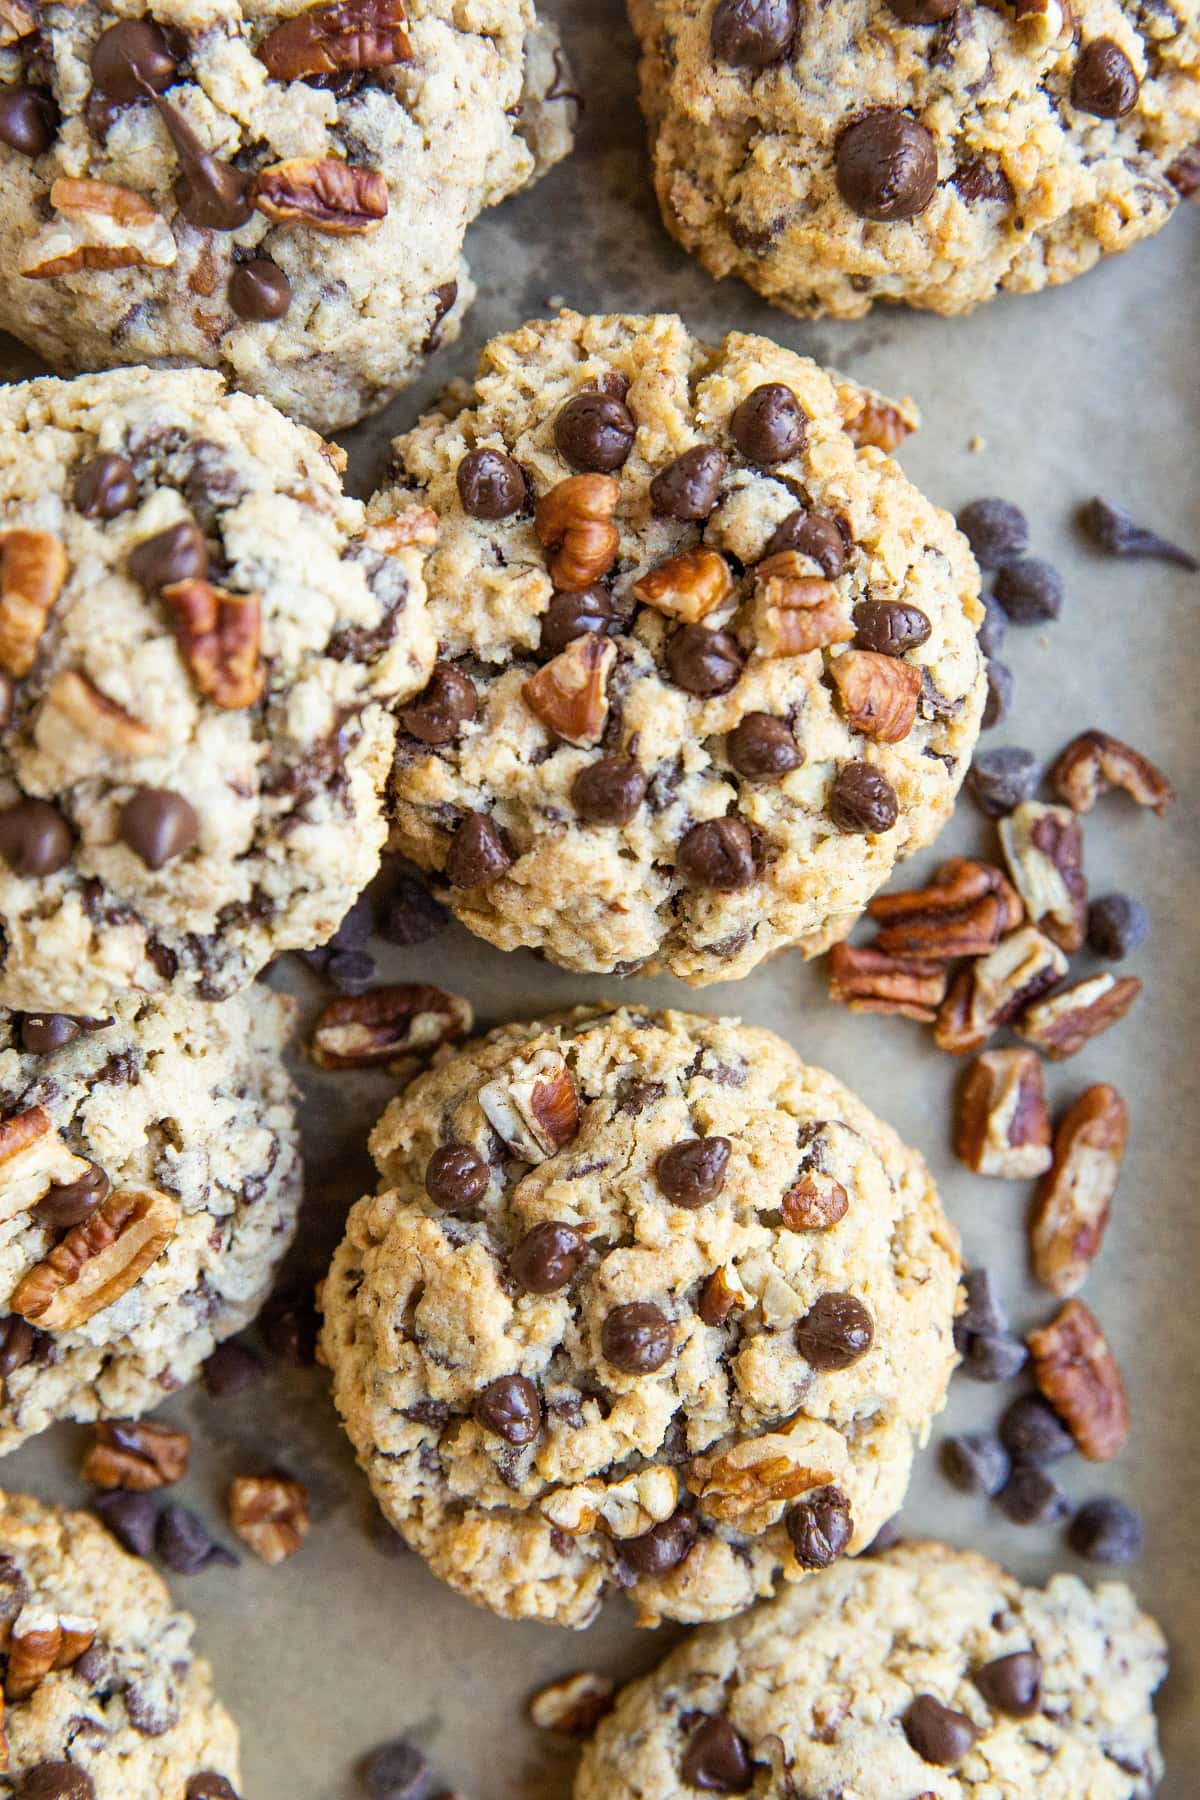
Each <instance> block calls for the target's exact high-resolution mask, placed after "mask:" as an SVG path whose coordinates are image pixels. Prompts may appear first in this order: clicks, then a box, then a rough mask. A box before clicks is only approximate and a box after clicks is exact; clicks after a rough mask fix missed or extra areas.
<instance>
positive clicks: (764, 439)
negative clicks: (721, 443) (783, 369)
mask: <svg viewBox="0 0 1200 1800" xmlns="http://www.w3.org/2000/svg"><path fill="white" fill-rule="evenodd" d="M729 429H730V431H731V432H732V433H733V441H734V443H735V444H736V445H737V447H738V449H739V450H740V451H741V453H742V455H743V456H744V457H745V458H746V459H747V461H749V462H752V463H757V464H758V465H759V466H760V467H761V468H767V469H769V468H774V466H775V464H776V463H781V462H786V461H787V460H788V458H789V457H791V456H797V455H798V454H799V452H800V451H801V449H802V448H803V446H804V438H805V429H806V415H805V412H804V409H803V407H802V406H801V405H800V402H799V400H797V398H796V396H795V394H793V392H792V390H791V388H790V387H785V386H784V385H783V383H782V382H781V381H765V382H763V384H762V386H761V387H756V388H755V389H754V390H753V392H752V393H749V394H747V395H746V398H745V399H744V400H743V401H742V403H741V405H740V406H739V407H738V408H737V410H736V412H735V413H734V415H733V418H732V419H731V420H730V421H729Z"/></svg>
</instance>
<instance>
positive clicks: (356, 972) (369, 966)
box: [324, 950, 379, 994]
mask: <svg viewBox="0 0 1200 1800" xmlns="http://www.w3.org/2000/svg"><path fill="white" fill-rule="evenodd" d="M378 973H379V967H378V964H377V963H376V961H375V958H374V957H373V956H371V955H370V954H369V953H368V952H367V951H366V950H331V951H330V953H329V957H328V960H327V961H326V963H325V968H324V975H325V979H326V981H328V983H329V985H330V987H331V988H333V990H334V991H335V993H338V994H365V993H366V991H367V989H368V988H369V987H373V986H374V984H375V977H376V975H377V974H378Z"/></svg>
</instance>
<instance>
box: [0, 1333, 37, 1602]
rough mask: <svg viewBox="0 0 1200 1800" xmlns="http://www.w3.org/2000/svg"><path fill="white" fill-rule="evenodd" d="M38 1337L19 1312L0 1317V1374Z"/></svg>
mask: <svg viewBox="0 0 1200 1800" xmlns="http://www.w3.org/2000/svg"><path fill="white" fill-rule="evenodd" d="M36 1338H37V1333H36V1332H35V1331H34V1328H33V1326H32V1325H31V1324H30V1323H29V1321H28V1319H23V1318H21V1316H20V1315H19V1313H9V1314H8V1316H7V1317H6V1318H4V1319H0V1376H4V1375H11V1374H12V1373H13V1371H14V1370H15V1369H23V1368H24V1367H25V1365H26V1363H27V1362H30V1361H31V1360H32V1358H33V1352H34V1348H35V1344H36ZM2 1617H3V1614H2V1613H0V1618H2Z"/></svg>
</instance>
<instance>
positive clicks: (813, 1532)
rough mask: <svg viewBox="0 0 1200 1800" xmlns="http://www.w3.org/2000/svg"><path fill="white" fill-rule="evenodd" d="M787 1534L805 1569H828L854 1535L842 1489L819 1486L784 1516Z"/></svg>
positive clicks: (846, 1499)
mask: <svg viewBox="0 0 1200 1800" xmlns="http://www.w3.org/2000/svg"><path fill="white" fill-rule="evenodd" d="M784 1524H785V1525H786V1526H787V1534H788V1537H789V1538H790V1539H791V1541H792V1549H793V1550H794V1551H795V1553H796V1561H797V1562H798V1563H799V1564H800V1567H801V1568H802V1569H828V1568H829V1567H830V1566H831V1565H832V1564H833V1563H835V1562H836V1561H837V1560H838V1558H839V1556H843V1555H844V1554H845V1551H846V1547H847V1545H848V1544H849V1542H850V1539H851V1536H852V1535H853V1531H854V1525H853V1521H852V1518H851V1513H850V1501H849V1500H848V1498H847V1497H846V1495H845V1494H844V1493H843V1492H842V1490H841V1488H836V1487H824V1488H818V1489H817V1490H816V1492H815V1493H812V1494H809V1495H807V1496H806V1497H805V1498H804V1499H803V1500H801V1501H800V1502H799V1503H798V1504H797V1505H796V1506H790V1507H789V1508H788V1510H787V1512H786V1514H785V1515H784Z"/></svg>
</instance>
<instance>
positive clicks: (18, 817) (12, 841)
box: [0, 800, 75, 881]
mask: <svg viewBox="0 0 1200 1800" xmlns="http://www.w3.org/2000/svg"><path fill="white" fill-rule="evenodd" d="M74 844H75V837H74V834H73V832H72V830H71V827H70V826H69V825H68V824H67V821H66V820H65V819H64V818H63V816H62V814H61V813H60V812H59V810H58V808H57V807H56V806H51V805H50V802H49V801H48V800H18V801H17V804H16V805H15V806H7V807H5V809H4V810H3V812H0V860H2V861H4V862H6V863H7V864H8V866H9V868H10V869H11V870H12V872H13V874H14V875H16V876H17V877H19V879H20V880H22V881H35V880H37V879H39V878H40V877H41V876H43V875H56V874H57V873H58V871H59V870H60V869H63V868H65V867H66V865H67V864H68V863H69V862H70V860H71V851H72V849H73V848H74Z"/></svg>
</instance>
